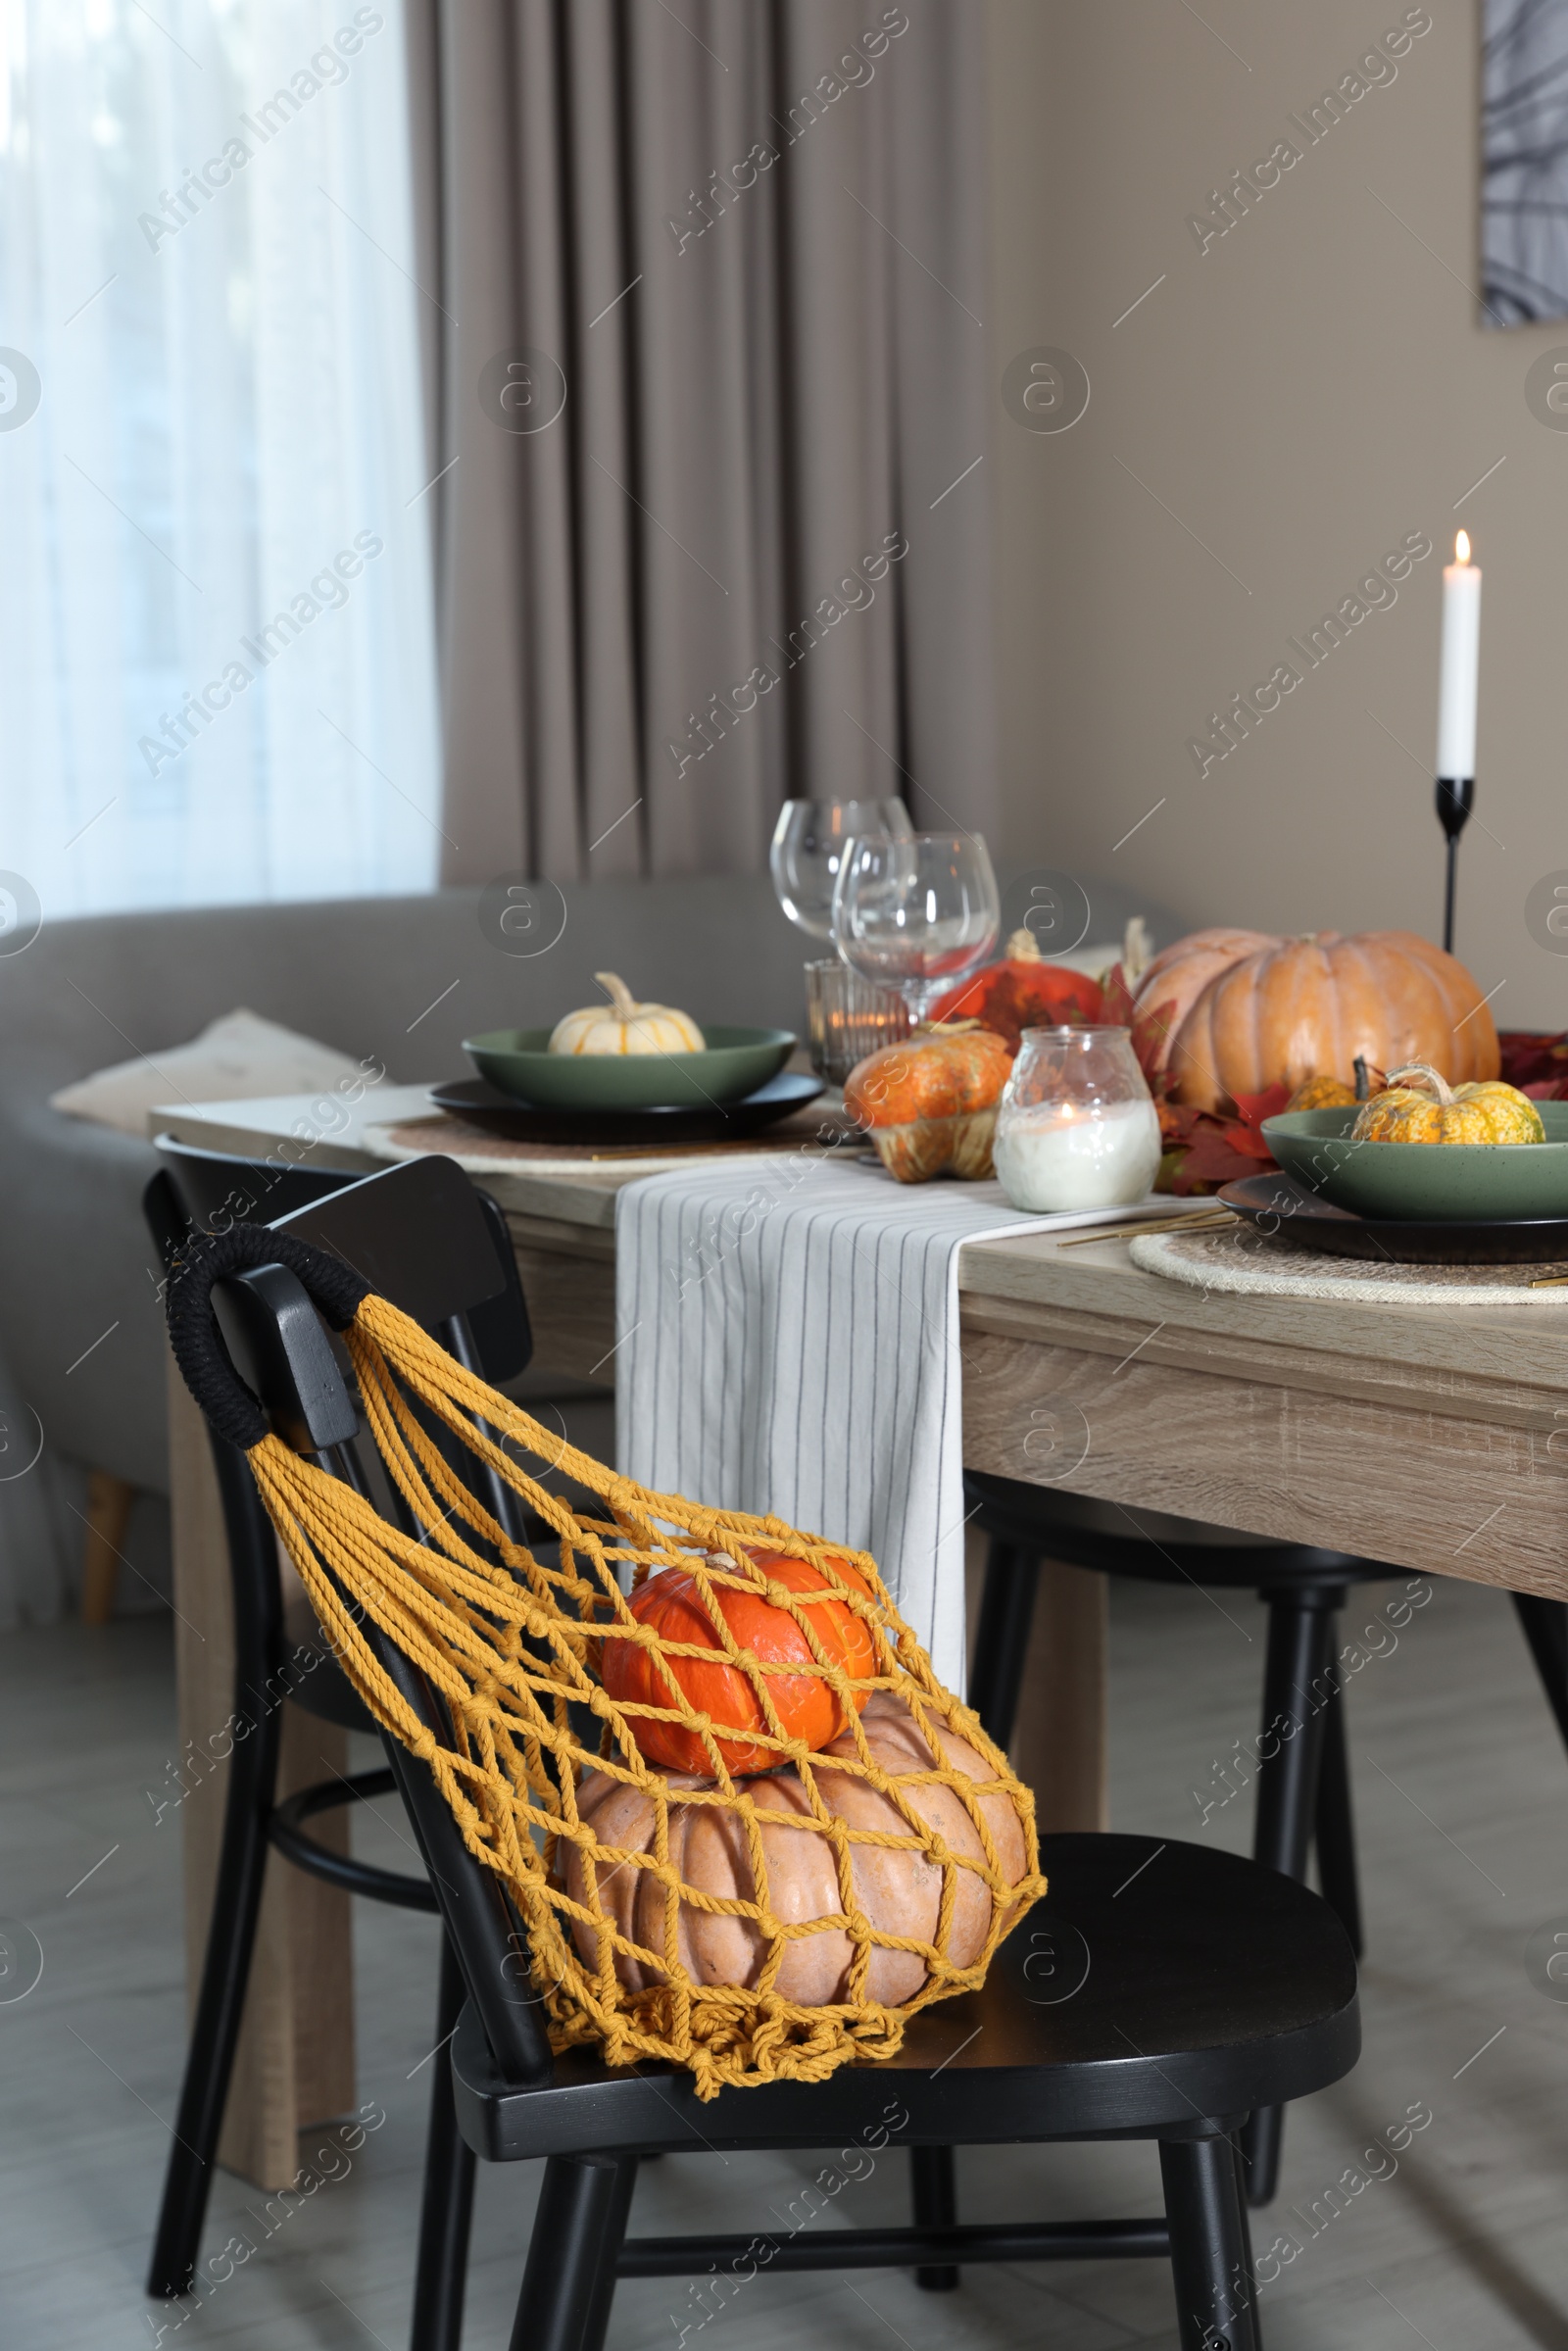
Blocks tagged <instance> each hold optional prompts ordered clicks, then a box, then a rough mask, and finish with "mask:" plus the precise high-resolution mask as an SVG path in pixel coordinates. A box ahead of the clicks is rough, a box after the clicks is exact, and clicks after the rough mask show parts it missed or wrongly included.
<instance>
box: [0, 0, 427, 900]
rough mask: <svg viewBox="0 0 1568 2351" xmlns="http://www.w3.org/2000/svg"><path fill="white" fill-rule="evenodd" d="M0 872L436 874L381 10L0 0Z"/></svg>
mask: <svg viewBox="0 0 1568 2351" xmlns="http://www.w3.org/2000/svg"><path fill="white" fill-rule="evenodd" d="M0 52H3V56H0V64H3V73H0V711H3V722H0V725H3V731H0V742H3V747H4V748H3V756H0V869H4V870H5V871H7V872H10V873H21V874H22V875H23V876H24V877H25V880H26V881H27V882H28V883H29V884H30V885H31V886H32V888H33V889H34V890H35V891H36V893H37V896H38V898H39V901H40V903H41V906H42V911H43V914H44V917H45V918H46V919H47V918H48V917H49V916H50V915H53V914H65V913H73V912H94V911H98V910H102V909H108V908H112V907H121V906H174V905H190V904H213V903H218V902H223V901H233V900H242V899H268V898H296V897H316V896H327V895H339V894H342V893H345V892H353V891H368V892H369V891H397V890H406V889H420V888H424V887H427V886H429V885H430V884H431V883H432V882H433V880H434V878H435V873H436V868H437V862H438V852H439V849H440V846H441V834H440V830H439V818H440V805H439V791H440V779H439V772H438V752H437V725H436V712H435V673H434V652H433V633H432V624H431V612H430V565H429V543H428V532H427V503H428V502H427V500H426V499H425V498H424V497H423V496H422V495H421V493H422V492H423V491H424V490H425V488H426V482H425V474H424V471H423V463H424V461H423V439H422V424H421V418H420V414H419V389H418V386H419V373H418V354H417V334H418V322H417V317H416V306H417V304H418V303H420V302H422V301H423V300H425V299H426V297H425V296H423V295H421V294H420V293H419V291H418V289H417V286H416V285H415V283H414V279H413V271H414V267H415V265H414V261H413V225H412V218H411V206H410V187H409V166H408V152H409V141H408V132H407V112H406V101H407V92H406V87H405V67H404V41H403V27H402V23H401V7H400V4H399V0H375V5H374V6H371V7H359V8H355V7H351V6H349V5H346V4H345V0H338V5H336V6H328V5H325V0H149V6H148V7H146V8H143V7H141V6H139V5H138V4H137V0H0Z"/></svg>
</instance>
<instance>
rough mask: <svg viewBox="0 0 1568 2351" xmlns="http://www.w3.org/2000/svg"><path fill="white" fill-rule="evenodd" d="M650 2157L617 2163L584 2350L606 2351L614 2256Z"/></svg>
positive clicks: (584, 2332) (622, 2159)
mask: <svg viewBox="0 0 1568 2351" xmlns="http://www.w3.org/2000/svg"><path fill="white" fill-rule="evenodd" d="M648 2160H649V2159H648V2157H647V2156H646V2155H623V2156H621V2157H620V2159H619V2161H618V2162H617V2164H616V2166H615V2172H616V2179H615V2193H614V2197H613V2200H612V2203H611V2207H610V2222H609V2226H608V2228H607V2229H606V2231H605V2241H604V2254H603V2258H602V2259H601V2261H600V2264H599V2282H598V2284H597V2285H596V2287H595V2288H594V2298H593V2301H592V2303H591V2305H590V2306H589V2311H588V2324H587V2326H586V2327H584V2328H583V2330H582V2351H604V2345H605V2336H606V2335H607V2334H608V2333H609V2331H610V2312H611V2306H612V2304H613V2302H614V2299H615V2257H616V2255H617V2254H618V2253H619V2251H620V2246H621V2239H622V2238H623V2237H624V2236H625V2233H626V2222H627V2219H628V2217H629V2215H630V2213H631V2192H632V2189H633V2188H634V2187H635V2186H636V2184H637V2174H638V2171H639V2169H640V2168H641V2166H642V2165H643V2164H645V2163H646V2162H647V2161H648Z"/></svg>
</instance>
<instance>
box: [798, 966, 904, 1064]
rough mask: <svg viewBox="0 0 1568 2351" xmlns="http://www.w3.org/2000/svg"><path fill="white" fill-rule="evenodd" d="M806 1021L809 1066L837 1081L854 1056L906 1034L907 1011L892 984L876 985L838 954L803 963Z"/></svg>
mask: <svg viewBox="0 0 1568 2351" xmlns="http://www.w3.org/2000/svg"><path fill="white" fill-rule="evenodd" d="M806 1024H807V1038H808V1043H809V1048H810V1054H811V1067H812V1068H813V1069H814V1070H815V1071H816V1074H817V1076H818V1077H819V1078H826V1080H827V1082H828V1084H829V1085H830V1086H842V1085H843V1083H844V1081H845V1079H846V1078H847V1077H848V1076H849V1074H850V1071H851V1070H852V1069H853V1068H854V1067H855V1065H856V1063H857V1061H863V1060H864V1059H865V1056H866V1054H867V1053H875V1052H876V1051H877V1050H878V1048H879V1047H881V1046H884V1045H899V1044H902V1042H903V1040H904V1039H905V1038H906V1037H907V1035H908V1034H909V1015H908V1012H907V1009H906V1008H905V1003H904V999H903V997H902V996H900V995H899V994H898V992H897V991H896V990H895V989H892V988H875V987H873V986H872V985H871V982H870V981H869V980H862V979H861V978H860V977H859V975H858V972H854V971H851V970H850V969H849V967H848V965H847V964H844V963H841V962H840V961H839V959H838V957H837V955H831V956H829V957H828V959H827V960H826V961H825V962H821V963H808V964H807V966H806Z"/></svg>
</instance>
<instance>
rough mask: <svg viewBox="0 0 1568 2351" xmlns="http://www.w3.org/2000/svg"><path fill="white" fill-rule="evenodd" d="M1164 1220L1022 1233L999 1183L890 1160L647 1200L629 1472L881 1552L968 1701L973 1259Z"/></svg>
mask: <svg viewBox="0 0 1568 2351" xmlns="http://www.w3.org/2000/svg"><path fill="white" fill-rule="evenodd" d="M1167 1204H1168V1205H1170V1206H1171V1207H1176V1206H1177V1205H1178V1203H1177V1202H1175V1201H1171V1202H1169V1203H1166V1202H1164V1201H1159V1202H1155V1203H1145V1206H1148V1205H1154V1206H1157V1207H1163V1206H1165V1205H1167ZM1142 1212H1143V1211H1142V1210H1141V1209H1134V1208H1129V1209H1126V1210H1123V1211H1119V1212H1118V1211H1115V1210H1110V1211H1106V1210H1103V1209H1101V1210H1096V1211H1095V1212H1094V1213H1093V1214H1074V1215H1064V1216H1045V1217H1020V1216H1019V1213H1018V1211H1017V1209H1016V1208H1013V1207H1011V1206H1009V1204H1008V1202H1007V1200H1005V1197H1004V1195H1003V1191H1002V1187H1001V1185H1000V1184H998V1183H994V1182H993V1183H985V1184H957V1183H935V1184H922V1185H905V1184H896V1183H895V1182H894V1181H893V1180H892V1178H891V1177H890V1176H888V1175H886V1174H885V1173H884V1172H883V1170H882V1168H881V1167H880V1166H878V1165H876V1164H875V1163H869V1164H868V1163H867V1162H865V1161H863V1160H859V1159H857V1160H853V1161H847V1162H846V1161H841V1160H835V1159H832V1158H822V1157H816V1156H811V1157H808V1156H807V1155H806V1154H805V1153H793V1154H790V1155H786V1156H780V1157H777V1158H773V1157H769V1158H767V1159H765V1160H763V1161H760V1162H759V1161H757V1160H753V1161H752V1162H751V1163H750V1164H749V1165H747V1166H746V1167H731V1168H718V1167H715V1166H713V1165H712V1164H711V1163H710V1164H708V1165H706V1166H702V1167H691V1168H683V1169H682V1170H680V1171H679V1173H677V1174H672V1175H658V1176H651V1177H649V1178H648V1179H647V1180H646V1181H644V1182H641V1183H636V1184H628V1185H626V1186H625V1187H624V1188H623V1189H622V1190H621V1192H620V1193H619V1195H618V1197H617V1200H616V1203H615V1259H616V1275H615V1328H616V1348H615V1367H616V1369H615V1382H616V1385H615V1396H616V1461H617V1466H618V1467H619V1468H620V1469H621V1470H622V1471H624V1472H625V1473H626V1475H628V1476H630V1477H633V1478H636V1479H637V1480H638V1481H639V1482H640V1483H641V1484H643V1485H645V1486H652V1487H654V1488H655V1489H656V1490H659V1491H661V1492H663V1493H666V1494H669V1493H675V1494H688V1495H690V1496H692V1497H693V1498H694V1499H697V1500H701V1501H704V1502H708V1503H711V1504H713V1505H714V1506H716V1507H719V1508H725V1509H738V1510H753V1511H759V1512H767V1511H771V1512H774V1513H776V1514H777V1515H778V1516H779V1517H780V1518H784V1519H788V1520H789V1521H790V1523H791V1524H792V1525H794V1526H798V1527H801V1528H803V1529H805V1530H806V1531H808V1532H809V1533H811V1534H816V1535H822V1536H825V1537H826V1538H827V1539H828V1540H829V1541H830V1542H833V1543H849V1544H852V1545H854V1546H855V1547H856V1548H857V1549H859V1550H867V1551H870V1552H871V1554H872V1555H873V1557H874V1558H875V1559H876V1561H877V1563H878V1565H879V1566H880V1567H881V1570H882V1573H883V1576H884V1577H885V1578H886V1581H887V1584H888V1587H889V1589H890V1591H891V1592H892V1593H893V1595H894V1597H895V1599H896V1600H897V1602H898V1605H899V1607H900V1609H901V1610H902V1612H903V1613H904V1615H905V1616H906V1617H907V1620H908V1622H909V1623H910V1624H911V1625H912V1626H913V1628H914V1630H915V1632H916V1633H917V1634H918V1636H919V1638H920V1640H921V1641H923V1642H924V1643H925V1645H926V1647H927V1648H928V1649H929V1650H930V1653H931V1656H932V1659H933V1662H934V1663H935V1666H936V1669H937V1672H938V1673H939V1674H940V1675H941V1676H942V1678H943V1679H944V1681H946V1682H947V1683H948V1684H949V1685H950V1687H952V1688H954V1689H957V1690H961V1689H962V1688H963V1673H964V1593H963V1524H964V1505H963V1475H962V1465H963V1452H962V1411H961V1394H960V1386H959V1378H960V1365H959V1357H958V1251H959V1249H961V1248H962V1246H963V1244H964V1242H966V1241H972V1240H975V1239H976V1238H978V1237H979V1236H981V1235H986V1236H989V1237H991V1238H998V1237H1000V1236H1002V1235H1004V1234H1007V1235H1011V1234H1015V1233H1034V1232H1049V1231H1054V1230H1056V1229H1058V1228H1064V1227H1066V1226H1069V1225H1087V1224H1103V1223H1107V1222H1109V1221H1112V1220H1113V1219H1114V1218H1115V1216H1116V1215H1117V1214H1118V1213H1120V1214H1122V1215H1126V1216H1134V1215H1137V1214H1140V1213H1142Z"/></svg>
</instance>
